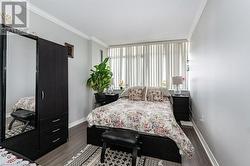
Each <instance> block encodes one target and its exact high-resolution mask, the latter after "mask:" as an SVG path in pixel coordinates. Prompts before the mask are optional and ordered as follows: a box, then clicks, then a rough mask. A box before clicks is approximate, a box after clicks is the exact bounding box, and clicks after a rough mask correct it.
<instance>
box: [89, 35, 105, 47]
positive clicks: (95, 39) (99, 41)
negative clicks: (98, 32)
mask: <svg viewBox="0 0 250 166" xmlns="http://www.w3.org/2000/svg"><path fill="white" fill-rule="evenodd" d="M91 40H92V41H94V42H96V43H98V44H100V45H102V46H104V47H106V48H108V47H109V45H107V44H106V43H104V42H103V41H101V40H99V39H97V38H96V37H94V36H92V37H91Z"/></svg>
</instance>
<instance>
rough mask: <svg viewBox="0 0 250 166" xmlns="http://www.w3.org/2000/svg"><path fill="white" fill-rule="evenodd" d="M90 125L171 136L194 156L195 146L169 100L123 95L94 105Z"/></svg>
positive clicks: (182, 150)
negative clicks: (150, 99)
mask: <svg viewBox="0 0 250 166" xmlns="http://www.w3.org/2000/svg"><path fill="white" fill-rule="evenodd" d="M87 120H88V123H89V126H93V125H96V126H105V127H112V128H124V129H130V130H135V131H138V132H142V133H147V134H153V135H158V136H162V137H168V138H170V139H172V140H173V141H175V142H176V144H177V146H178V147H179V149H180V151H181V154H182V153H183V152H184V154H186V155H187V156H188V157H192V154H193V151H194V147H193V145H192V143H191V142H190V140H189V139H188V138H187V136H186V135H185V133H184V132H183V131H182V129H181V128H180V126H179V125H178V124H177V122H176V120H175V118H174V115H173V111H172V105H171V104H170V102H169V101H164V102H150V101H132V100H128V99H119V100H118V101H116V102H113V103H111V104H108V105H105V106H102V107H98V108H96V109H94V110H93V111H92V112H91V113H90V114H89V115H88V117H87Z"/></svg>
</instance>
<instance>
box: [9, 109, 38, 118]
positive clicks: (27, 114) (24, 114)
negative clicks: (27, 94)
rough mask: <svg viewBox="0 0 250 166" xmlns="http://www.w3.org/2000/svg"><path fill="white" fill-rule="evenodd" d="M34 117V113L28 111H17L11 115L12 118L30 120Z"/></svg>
mask: <svg viewBox="0 0 250 166" xmlns="http://www.w3.org/2000/svg"><path fill="white" fill-rule="evenodd" d="M34 115H35V112H33V111H29V110H23V109H18V110H16V111H15V112H12V113H11V116H12V117H14V118H22V119H30V118H32V117H33V116H34Z"/></svg>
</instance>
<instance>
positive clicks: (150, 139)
mask: <svg viewBox="0 0 250 166" xmlns="http://www.w3.org/2000/svg"><path fill="white" fill-rule="evenodd" d="M106 130H107V129H104V128H99V127H96V126H92V127H88V128H87V143H88V144H92V145H96V146H102V133H103V132H105V131H106ZM139 135H140V141H141V143H142V145H141V154H142V155H144V156H149V157H155V158H159V159H162V160H167V161H172V162H177V163H181V155H180V153H179V148H178V147H177V145H176V143H175V142H174V141H173V140H171V139H170V138H165V137H159V136H152V135H145V134H139ZM122 150H125V151H126V149H122Z"/></svg>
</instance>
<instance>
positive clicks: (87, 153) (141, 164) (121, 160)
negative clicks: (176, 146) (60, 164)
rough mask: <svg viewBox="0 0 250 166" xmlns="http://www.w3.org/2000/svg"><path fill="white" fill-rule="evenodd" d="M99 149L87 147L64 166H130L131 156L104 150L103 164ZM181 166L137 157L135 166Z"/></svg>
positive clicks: (91, 146)
mask: <svg viewBox="0 0 250 166" xmlns="http://www.w3.org/2000/svg"><path fill="white" fill-rule="evenodd" d="M100 158H101V147H97V146H93V145H88V146H87V147H86V148H85V149H83V150H81V151H80V152H79V153H77V155H76V156H74V157H72V159H71V160H70V161H68V162H67V163H66V164H65V165H64V166H131V165H132V164H131V162H132V157H131V154H128V153H125V152H120V151H113V150H110V149H107V150H106V153H105V162H104V163H101V162H100ZM169 165H171V166H181V164H179V163H173V162H169V161H165V160H159V159H156V158H151V157H146V156H142V157H140V158H139V157H138V158H137V166H169Z"/></svg>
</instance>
